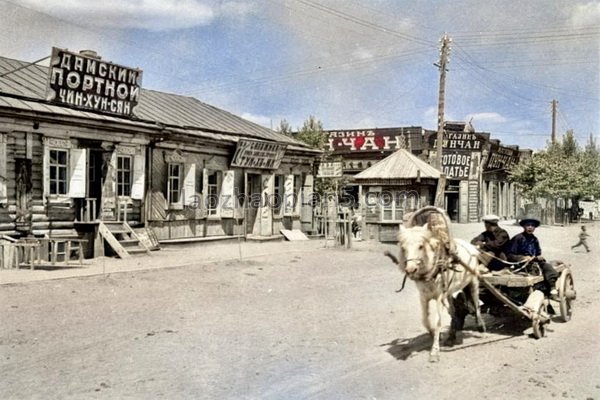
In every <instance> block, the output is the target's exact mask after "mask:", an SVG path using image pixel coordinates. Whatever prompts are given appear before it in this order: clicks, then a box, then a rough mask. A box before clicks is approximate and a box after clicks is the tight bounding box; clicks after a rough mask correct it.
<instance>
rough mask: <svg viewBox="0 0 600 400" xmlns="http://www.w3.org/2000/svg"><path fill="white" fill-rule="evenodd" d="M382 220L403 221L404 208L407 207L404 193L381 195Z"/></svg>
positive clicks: (384, 193) (385, 193)
mask: <svg viewBox="0 0 600 400" xmlns="http://www.w3.org/2000/svg"><path fill="white" fill-rule="evenodd" d="M380 199H381V212H382V215H381V220H382V221H402V215H403V214H404V207H405V206H406V204H405V202H406V195H405V194H404V193H402V192H383V193H381V197H380Z"/></svg>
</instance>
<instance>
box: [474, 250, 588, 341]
mask: <svg viewBox="0 0 600 400" xmlns="http://www.w3.org/2000/svg"><path fill="white" fill-rule="evenodd" d="M554 268H555V269H556V271H557V272H558V273H559V278H558V280H557V282H556V287H557V290H558V295H557V296H556V297H555V298H553V299H551V298H549V297H546V296H545V295H544V293H543V292H542V291H541V290H539V289H537V288H536V286H539V285H540V284H542V283H543V281H544V277H543V276H542V275H541V273H539V274H532V273H526V272H517V273H514V272H511V271H510V270H508V269H504V270H502V271H497V272H489V273H486V274H483V275H481V278H480V282H481V284H482V285H483V286H484V287H485V288H486V289H487V290H488V291H489V292H490V293H491V294H492V295H493V296H494V297H495V298H496V299H497V300H499V301H500V302H501V303H502V304H504V305H506V306H507V307H509V308H510V309H512V310H513V311H515V312H516V313H518V314H520V315H522V316H524V317H526V318H528V319H530V320H531V327H532V328H533V335H534V336H535V338H537V339H539V338H541V337H542V336H544V334H545V325H546V324H547V323H549V322H550V316H549V315H548V305H549V304H550V301H555V302H557V303H558V306H559V307H558V308H559V309H560V316H561V319H562V320H563V321H564V322H567V321H569V320H570V319H571V314H572V302H573V300H575V299H576V297H577V293H576V292H575V286H574V283H573V274H572V273H571V268H570V266H569V265H567V264H565V263H562V262H556V263H554Z"/></svg>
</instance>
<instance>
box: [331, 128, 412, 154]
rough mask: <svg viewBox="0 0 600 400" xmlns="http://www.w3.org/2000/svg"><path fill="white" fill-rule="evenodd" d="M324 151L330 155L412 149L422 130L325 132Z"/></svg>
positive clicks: (383, 129) (388, 129) (385, 129)
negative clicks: (330, 153)
mask: <svg viewBox="0 0 600 400" xmlns="http://www.w3.org/2000/svg"><path fill="white" fill-rule="evenodd" d="M324 134H325V135H326V136H327V143H326V145H325V147H326V149H327V150H328V151H329V152H332V153H349V152H350V153H359V152H370V151H377V152H380V151H389V152H393V151H396V150H399V149H409V148H411V147H412V148H414V147H415V145H417V146H418V144H417V143H413V142H417V141H419V142H421V138H422V129H420V128H417V129H412V130H409V129H408V128H407V129H404V128H382V129H364V130H347V131H325V132H324Z"/></svg>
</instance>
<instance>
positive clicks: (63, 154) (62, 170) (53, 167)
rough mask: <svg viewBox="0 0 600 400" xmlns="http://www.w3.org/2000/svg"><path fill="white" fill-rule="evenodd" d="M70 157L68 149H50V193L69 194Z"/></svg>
mask: <svg viewBox="0 0 600 400" xmlns="http://www.w3.org/2000/svg"><path fill="white" fill-rule="evenodd" d="M68 159H69V153H68V152H67V150H55V149H51V150H50V152H49V162H48V167H49V177H50V179H49V183H50V194H59V195H60V194H64V195H66V194H67V190H68V188H67V181H68V177H67V170H68Z"/></svg>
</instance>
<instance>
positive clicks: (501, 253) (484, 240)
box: [471, 214, 509, 271]
mask: <svg viewBox="0 0 600 400" xmlns="http://www.w3.org/2000/svg"><path fill="white" fill-rule="evenodd" d="M482 220H483V224H484V226H485V231H483V232H481V234H479V235H478V236H477V237H475V238H474V239H473V240H471V244H473V245H475V246H477V248H479V249H480V250H481V255H480V257H479V259H480V260H481V262H483V263H484V264H485V265H486V266H487V267H488V269H490V270H492V271H499V270H501V269H504V268H505V267H506V265H505V264H504V263H503V262H502V260H506V255H505V251H506V247H507V246H508V243H509V240H508V239H509V236H508V232H506V231H505V230H504V229H502V228H500V227H499V226H498V221H500V217H498V216H497V215H492V214H490V215H486V216H484V217H483V218H482Z"/></svg>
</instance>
